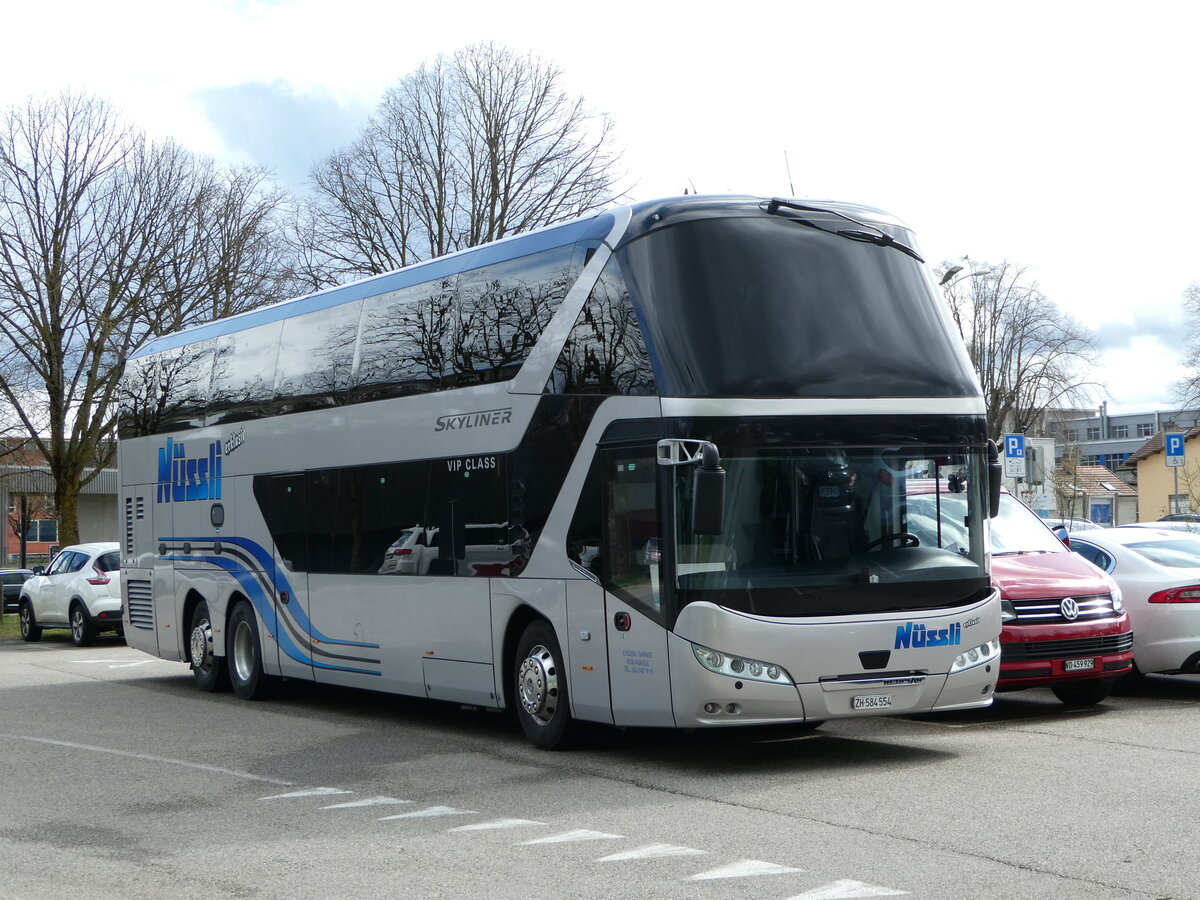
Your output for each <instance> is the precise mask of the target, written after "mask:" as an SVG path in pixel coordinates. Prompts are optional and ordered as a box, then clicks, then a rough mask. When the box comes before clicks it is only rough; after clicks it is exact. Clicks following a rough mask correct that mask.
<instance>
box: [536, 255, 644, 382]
mask: <svg viewBox="0 0 1200 900" xmlns="http://www.w3.org/2000/svg"><path fill="white" fill-rule="evenodd" d="M546 390H547V391H549V392H550V393H555V394H653V393H654V392H655V390H656V386H655V383H654V373H653V372H652V371H651V369H650V356H649V354H648V353H647V352H646V341H645V338H644V337H643V336H642V327H641V325H640V324H639V323H638V319H637V313H635V312H634V309H633V302H632V301H631V300H630V298H629V289H628V288H627V287H626V285H625V279H624V277H623V276H622V274H621V268H620V266H619V264H618V263H617V260H616V258H615V257H614V258H612V259H610V260H609V261H608V264H607V265H606V266H605V267H604V271H603V272H602V273H601V274H600V278H599V279H598V280H597V282H596V284H595V286H594V287H593V288H592V292H591V294H589V295H588V299H587V302H586V303H585V304H584V306H583V309H582V311H581V312H580V314H579V321H578V322H576V323H575V327H574V328H573V329H572V331H571V334H570V337H568V338H567V342H566V344H565V345H564V346H563V351H562V354H561V355H560V356H559V358H558V362H557V363H556V364H555V366H554V372H553V374H552V375H551V377H550V383H549V384H548V385H547V386H546Z"/></svg>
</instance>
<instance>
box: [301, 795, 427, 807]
mask: <svg viewBox="0 0 1200 900" xmlns="http://www.w3.org/2000/svg"><path fill="white" fill-rule="evenodd" d="M401 803H412V801H411V800H397V799H396V798H395V797H369V798H367V799H366V800H351V801H350V802H349V803H335V804H333V805H332V806H322V807H321V809H360V808H362V807H364V806H399V805H400V804H401Z"/></svg>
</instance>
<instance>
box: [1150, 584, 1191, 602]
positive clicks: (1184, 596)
mask: <svg viewBox="0 0 1200 900" xmlns="http://www.w3.org/2000/svg"><path fill="white" fill-rule="evenodd" d="M1147 602H1149V603H1200V584H1193V585H1189V586H1188V587H1177V588H1167V589H1166V590H1165V591H1155V592H1154V593H1153V594H1151V595H1150V599H1149V601H1147Z"/></svg>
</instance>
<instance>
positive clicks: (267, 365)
mask: <svg viewBox="0 0 1200 900" xmlns="http://www.w3.org/2000/svg"><path fill="white" fill-rule="evenodd" d="M282 330H283V323H282V322H271V323H270V324H268V325H260V326H258V327H257V328H247V329H245V330H243V331H235V332H234V333H233V334H227V335H225V336H224V337H221V338H218V339H217V346H216V350H215V355H214V357H213V378H212V389H211V391H210V393H209V398H208V409H207V415H206V417H205V422H206V423H207V424H209V425H214V424H219V423H221V422H236V421H238V420H241V419H247V418H252V417H257V416H261V415H263V414H265V412H266V409H265V407H266V405H267V403H268V402H269V401H270V399H271V396H272V390H273V387H274V381H275V360H276V358H277V357H278V355H279V334H280V332H281V331H282Z"/></svg>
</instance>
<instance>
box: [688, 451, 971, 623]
mask: <svg viewBox="0 0 1200 900" xmlns="http://www.w3.org/2000/svg"><path fill="white" fill-rule="evenodd" d="M721 464H722V465H723V466H724V468H725V470H726V477H725V508H724V516H723V524H722V532H721V534H720V535H716V536H704V535H695V534H693V533H692V531H691V522H690V516H691V508H692V507H691V493H692V479H691V473H690V471H688V469H686V468H683V467H680V468H677V469H675V470H674V472H673V491H672V493H673V495H674V497H673V503H674V508H675V513H674V517H675V534H676V536H677V538H676V541H675V544H674V548H673V549H674V552H673V554H672V556H671V559H670V560H664V562H666V563H667V564H668V565H669V566H670V567H672V569H673V575H674V581H673V584H674V589H675V597H676V604H677V606H678V607H679V608H682V607H683V606H684V605H686V604H688V603H692V602H695V601H699V600H704V601H709V602H712V603H716V604H717V605H719V606H723V607H727V608H730V609H736V610H740V611H744V612H748V613H752V614H758V615H765V616H820V615H843V614H862V613H864V612H885V611H901V610H917V609H931V608H941V607H949V606H955V605H961V604H964V603H967V602H970V601H972V600H974V599H978V598H981V597H983V596H984V595H986V593H987V590H988V584H989V581H988V576H987V569H986V566H985V553H986V544H985V536H984V528H983V520H984V517H985V516H986V511H985V510H986V503H985V486H984V480H985V479H984V477H983V473H984V467H983V458H982V454H981V453H970V454H964V453H963V452H962V451H961V448H960V449H959V450H957V451H951V450H947V449H945V448H936V447H923V448H904V449H896V448H890V449H880V448H858V449H854V448H850V449H841V448H839V449H831V448H829V447H813V448H796V449H790V450H788V451H786V452H773V453H770V454H763V455H758V456H734V457H727V458H723V459H722V461H721ZM910 495H918V496H920V498H921V500H920V503H919V506H918V505H914V504H911V499H912V497H911V496H910ZM939 500H945V501H946V502H944V503H939V502H938V501H939Z"/></svg>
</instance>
